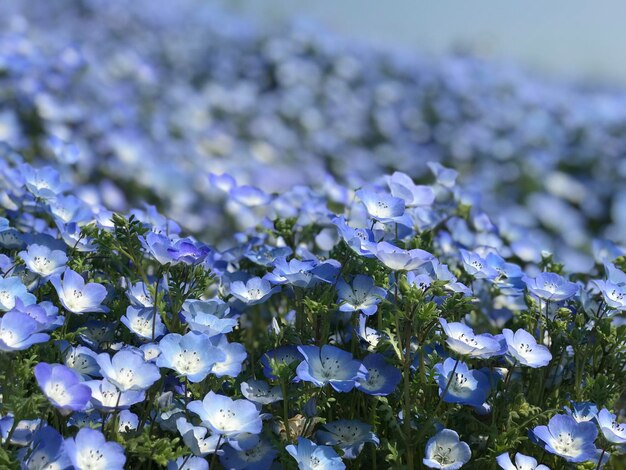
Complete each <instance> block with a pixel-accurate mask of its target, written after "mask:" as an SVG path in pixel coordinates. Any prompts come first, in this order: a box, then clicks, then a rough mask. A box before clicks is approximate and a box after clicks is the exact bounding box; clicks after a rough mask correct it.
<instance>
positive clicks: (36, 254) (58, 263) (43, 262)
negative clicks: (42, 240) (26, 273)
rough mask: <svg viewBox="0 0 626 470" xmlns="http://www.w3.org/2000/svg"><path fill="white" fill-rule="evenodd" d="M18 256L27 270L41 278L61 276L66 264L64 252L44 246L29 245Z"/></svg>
mask: <svg viewBox="0 0 626 470" xmlns="http://www.w3.org/2000/svg"><path fill="white" fill-rule="evenodd" d="M18 255H19V257H20V258H22V260H23V261H24V263H26V266H27V267H28V269H30V270H31V271H32V272H34V273H35V274H39V275H40V276H41V277H43V278H46V277H48V276H53V275H55V274H61V273H62V272H63V270H64V268H65V264H66V263H67V255H66V254H65V252H64V251H61V250H54V249H52V248H50V247H48V246H45V245H38V244H32V245H29V246H28V249H27V250H26V251H20V252H19V253H18Z"/></svg>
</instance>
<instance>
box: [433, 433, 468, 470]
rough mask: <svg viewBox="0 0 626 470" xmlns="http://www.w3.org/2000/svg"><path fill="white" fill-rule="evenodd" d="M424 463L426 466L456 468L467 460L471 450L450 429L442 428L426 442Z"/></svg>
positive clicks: (455, 469)
mask: <svg viewBox="0 0 626 470" xmlns="http://www.w3.org/2000/svg"><path fill="white" fill-rule="evenodd" d="M425 453H426V456H425V457H424V459H423V461H422V462H423V463H424V465H426V466H427V467H428V468H441V469H445V470H457V469H459V468H461V467H462V466H463V465H465V464H466V463H467V462H469V460H470V458H471V457H472V451H471V450H470V448H469V446H468V445H467V443H465V442H463V441H461V440H460V439H459V435H458V434H457V433H456V432H455V431H453V430H451V429H442V430H441V431H439V432H438V433H437V434H435V435H434V436H433V437H431V438H430V439H428V442H427V443H426V452H425Z"/></svg>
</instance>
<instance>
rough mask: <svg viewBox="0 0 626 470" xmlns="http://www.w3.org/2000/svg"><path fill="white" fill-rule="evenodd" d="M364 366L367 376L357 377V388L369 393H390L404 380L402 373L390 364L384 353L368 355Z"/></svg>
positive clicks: (379, 394)
mask: <svg viewBox="0 0 626 470" xmlns="http://www.w3.org/2000/svg"><path fill="white" fill-rule="evenodd" d="M363 366H364V367H365V368H366V369H367V376H366V377H365V378H360V379H357V382H356V388H357V389H358V390H360V391H361V392H363V393H366V394H368V395H378V396H385V395H389V394H390V393H393V392H394V391H395V389H396V387H397V386H398V384H399V383H400V380H402V373H401V372H400V371H399V370H398V369H397V368H395V367H394V366H392V365H391V364H389V363H388V362H387V361H386V360H385V356H383V355H382V354H370V355H369V356H366V357H365V359H363Z"/></svg>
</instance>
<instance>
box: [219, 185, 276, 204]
mask: <svg viewBox="0 0 626 470" xmlns="http://www.w3.org/2000/svg"><path fill="white" fill-rule="evenodd" d="M228 194H229V196H230V198H231V199H232V200H233V201H236V202H238V203H239V204H241V205H243V206H246V207H257V206H263V205H265V204H267V203H268V202H270V201H271V196H269V195H268V194H266V193H265V192H264V191H263V190H261V189H259V188H256V187H254V186H236V187H234V188H232V189H230V191H229V192H228Z"/></svg>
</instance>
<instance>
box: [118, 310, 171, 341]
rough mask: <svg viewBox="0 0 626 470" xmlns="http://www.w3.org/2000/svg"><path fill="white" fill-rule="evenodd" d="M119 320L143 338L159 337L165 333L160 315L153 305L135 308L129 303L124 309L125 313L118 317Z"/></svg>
mask: <svg viewBox="0 0 626 470" xmlns="http://www.w3.org/2000/svg"><path fill="white" fill-rule="evenodd" d="M120 321H121V322H122V323H123V324H124V325H126V326H127V327H128V329H129V330H130V331H131V332H132V333H134V334H136V335H137V336H139V338H141V339H144V340H151V339H155V338H159V337H161V336H163V335H164V334H165V333H167V330H166V328H165V325H164V324H163V320H161V315H159V314H158V313H157V312H156V309H155V308H154V307H144V308H137V307H133V306H132V305H129V306H128V308H127V309H126V315H124V316H123V317H122V318H120Z"/></svg>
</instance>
